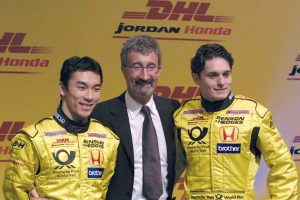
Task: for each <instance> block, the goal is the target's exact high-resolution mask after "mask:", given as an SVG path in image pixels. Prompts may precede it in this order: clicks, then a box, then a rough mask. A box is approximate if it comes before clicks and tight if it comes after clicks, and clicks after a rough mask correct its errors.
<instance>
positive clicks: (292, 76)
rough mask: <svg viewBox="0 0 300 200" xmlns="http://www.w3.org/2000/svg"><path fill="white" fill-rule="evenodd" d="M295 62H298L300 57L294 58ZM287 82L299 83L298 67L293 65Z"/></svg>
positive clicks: (299, 70) (299, 68) (299, 72)
mask: <svg viewBox="0 0 300 200" xmlns="http://www.w3.org/2000/svg"><path fill="white" fill-rule="evenodd" d="M295 62H300V55H297V56H296V59H295ZM287 80H290V81H299V80H300V66H299V65H297V64H295V65H293V66H292V70H291V71H290V73H289V77H288V78H287Z"/></svg>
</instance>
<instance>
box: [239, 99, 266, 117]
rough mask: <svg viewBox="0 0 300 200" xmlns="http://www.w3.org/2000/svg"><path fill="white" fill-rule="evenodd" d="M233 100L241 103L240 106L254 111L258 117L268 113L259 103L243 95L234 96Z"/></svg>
mask: <svg viewBox="0 0 300 200" xmlns="http://www.w3.org/2000/svg"><path fill="white" fill-rule="evenodd" d="M235 100H236V101H239V102H241V103H240V105H241V106H243V107H246V108H249V109H252V110H255V111H256V113H257V114H258V115H259V116H260V117H264V116H265V114H266V113H267V112H269V109H268V108H266V107H265V106H264V105H262V104H261V103H259V102H258V101H256V100H254V99H252V98H249V97H246V96H244V95H236V96H235Z"/></svg>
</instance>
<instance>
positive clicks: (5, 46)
mask: <svg viewBox="0 0 300 200" xmlns="http://www.w3.org/2000/svg"><path fill="white" fill-rule="evenodd" d="M26 35H27V33H11V32H5V33H4V34H3V35H2V38H1V39H0V53H5V52H9V53H51V52H52V51H53V49H52V48H51V47H40V46H24V45H22V43H23V41H24V38H25V37H26Z"/></svg>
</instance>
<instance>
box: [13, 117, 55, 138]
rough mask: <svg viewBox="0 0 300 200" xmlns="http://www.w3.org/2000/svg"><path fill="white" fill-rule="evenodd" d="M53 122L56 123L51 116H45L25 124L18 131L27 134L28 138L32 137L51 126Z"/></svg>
mask: <svg viewBox="0 0 300 200" xmlns="http://www.w3.org/2000/svg"><path fill="white" fill-rule="evenodd" d="M53 123H54V124H57V123H56V121H55V120H54V119H53V117H45V118H42V119H41V120H39V121H38V122H36V123H33V124H29V125H27V126H25V127H24V128H22V129H21V130H19V131H18V132H19V133H23V134H25V135H28V136H29V137H30V138H34V137H35V136H36V135H37V134H38V133H41V132H43V131H44V130H45V129H48V128H50V127H53Z"/></svg>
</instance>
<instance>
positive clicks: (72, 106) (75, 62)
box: [3, 57, 119, 200]
mask: <svg viewBox="0 0 300 200" xmlns="http://www.w3.org/2000/svg"><path fill="white" fill-rule="evenodd" d="M102 80H103V79H102V70H101V67H100V65H99V64H98V63H97V62H96V61H94V60H93V59H91V58H89V57H82V58H79V57H72V58H69V59H67V60H66V61H65V62H64V64H63V67H62V70H61V82H60V95H61V103H60V105H59V107H58V109H57V112H56V113H55V115H54V116H53V117H49V118H44V119H42V120H40V121H39V122H37V123H35V124H31V125H29V126H27V127H26V128H24V129H22V130H20V131H19V132H18V133H17V135H16V136H15V137H14V138H13V140H12V144H11V147H12V154H11V156H10V159H9V164H8V166H7V169H6V172H5V179H4V184H3V194H4V196H5V198H6V199H22V200H23V199H29V196H28V194H29V193H30V192H31V190H32V189H33V188H35V189H36V191H37V193H38V195H39V196H40V197H43V198H47V199H52V200H53V199H69V200H71V199H74V200H75V199H89V200H99V199H102V200H104V199H105V195H106V192H107V189H108V185H109V182H110V180H111V177H112V175H113V174H114V169H115V164H116V155H117V148H118V145H119V139H118V137H117V136H116V135H115V134H114V133H113V132H112V131H110V130H109V129H108V128H106V127H104V126H103V125H102V124H100V122H98V121H97V120H94V119H91V118H90V117H89V116H90V113H91V111H92V109H93V108H94V107H95V105H96V104H97V101H98V99H99V97H100V87H101V84H102Z"/></svg>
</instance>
